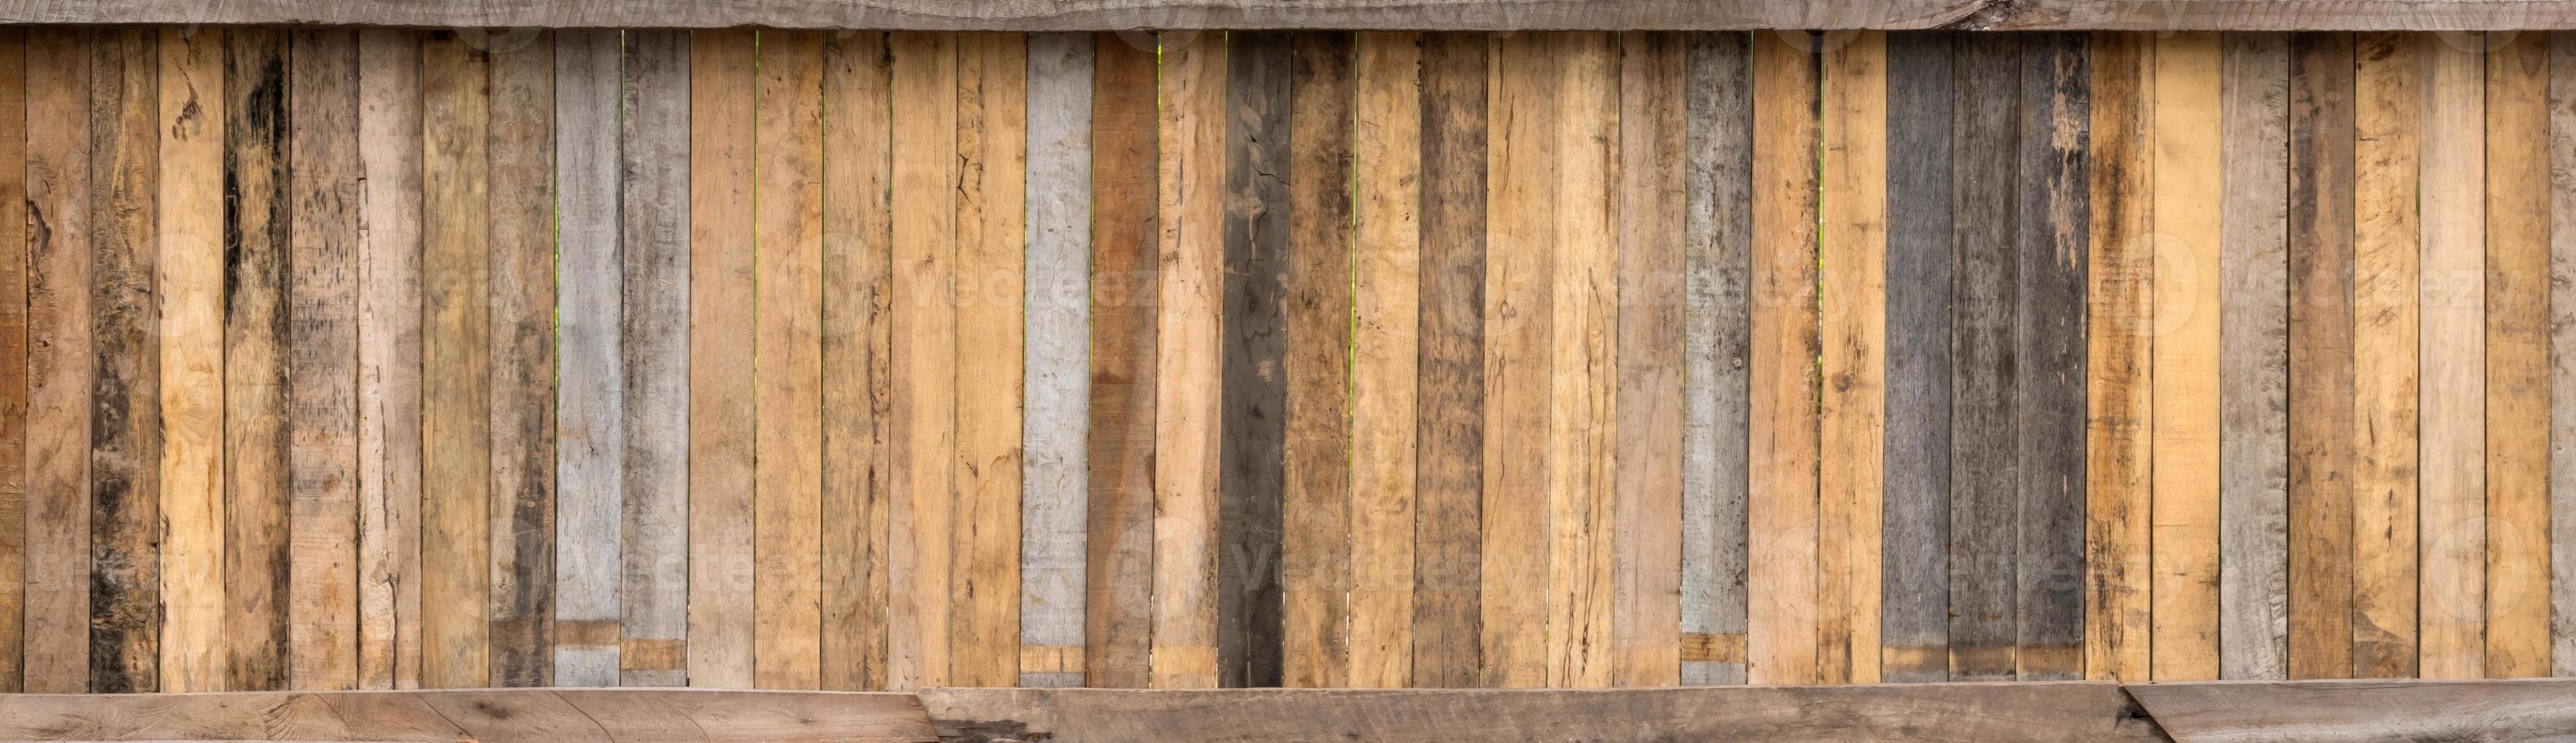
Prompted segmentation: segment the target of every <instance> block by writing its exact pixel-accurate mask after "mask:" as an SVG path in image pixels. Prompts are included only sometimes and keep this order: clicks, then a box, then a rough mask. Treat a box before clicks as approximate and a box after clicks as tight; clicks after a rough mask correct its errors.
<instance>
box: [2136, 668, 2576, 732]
mask: <svg viewBox="0 0 2576 743" xmlns="http://www.w3.org/2000/svg"><path fill="white" fill-rule="evenodd" d="M2126 688H2127V690H2128V692H2129V695H2130V696H2131V697H2133V698H2135V699H2137V701H2138V704H2139V705H2140V706H2142V707H2144V708H2145V709H2146V712H2147V713H2148V714H2150V715H2152V716H2154V718H2155V721H2156V724H2157V725H2160V726H2162V727H2163V728H2164V730H2165V732H2166V733H2168V734H2171V735H2172V736H2173V737H2174V738H2175V739H2176V740H2185V741H2194V742H2195V743H2197V742H2199V741H2218V742H2221V743H2226V742H2230V741H2244V742H2248V743H2250V742H2252V741H2278V740H2299V741H2304V742H2314V743H2331V742H2333V741H2387V740H2421V741H2432V740H2541V739H2547V738H2552V737H2559V736H2564V735H2566V733H2567V731H2568V730H2569V729H2571V728H2576V705H2569V704H2568V703H2567V699H2568V697H2569V696H2570V695H2571V694H2576V681H2571V680H2567V679H2528V680H2498V681H2288V682H2262V683H2256V682H2247V683H2200V684H2188V683H2158V684H2135V685H2131V686H2128V687H2126Z"/></svg>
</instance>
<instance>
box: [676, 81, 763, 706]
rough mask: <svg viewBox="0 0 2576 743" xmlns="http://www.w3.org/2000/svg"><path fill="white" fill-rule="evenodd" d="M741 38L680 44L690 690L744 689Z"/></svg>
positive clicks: (745, 348) (746, 339) (747, 240)
mask: <svg viewBox="0 0 2576 743" xmlns="http://www.w3.org/2000/svg"><path fill="white" fill-rule="evenodd" d="M754 54H755V51H754V41H753V38H752V32H749V31H697V32H693V33H692V35H691V36H690V39H689V326H688V328H689V366H688V369H689V387H688V389H689V414H688V420H689V459H688V461H689V469H688V472H689V498H688V502H689V531H688V545H689V557H688V560H689V592H688V597H689V627H688V635H687V637H688V638H689V640H690V642H689V643H688V645H687V651H688V681H689V685H691V686H712V687H720V688H737V689H739V688H747V687H750V686H751V685H752V684H753V681H754V675H753V668H752V654H753V642H754V637H755V630H754V629H753V625H754V622H755V621H756V619H755V615H754V611H753V581H752V580H750V578H751V576H753V575H754V569H755V568H754V563H753V549H754V547H753V527H752V488H753V482H754V480H753V472H752V466H753V465H752V456H753V454H752V451H753V449H752V448H753V436H754V434H753V431H754V427H753V415H754V409H753V405H754V398H753V395H754V392H753V386H752V385H753V378H752V368H751V365H750V364H744V363H742V360H743V359H746V358H751V355H752V353H753V352H754V351H753V348H752V343H753V340H752V336H753V333H754V332H755V331H754V327H753V319H752V318H753V301H754V299H753V294H752V293H753V291H754V289H753V284H754V279H753V276H754V270H755V268H754V266H753V263H752V260H753V258H752V254H753V248H752V240H753V233H752V220H753V219H754V217H753V214H752V189H753V183H752V162H751V159H752V151H753V150H752V148H753V142H754V140H755V137H756V134H755V132H754V130H753V129H752V119H753V114H752V105H753V99H752V96H753V91H754V89H755V88H754V70H753V68H754V66H755V64H756V60H755V57H754Z"/></svg>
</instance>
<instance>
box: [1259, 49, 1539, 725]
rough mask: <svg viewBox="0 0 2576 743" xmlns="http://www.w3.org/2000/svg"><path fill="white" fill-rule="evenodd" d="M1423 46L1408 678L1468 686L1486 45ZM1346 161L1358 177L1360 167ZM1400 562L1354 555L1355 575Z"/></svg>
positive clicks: (1473, 647) (1477, 597) (1476, 611)
mask: <svg viewBox="0 0 2576 743" xmlns="http://www.w3.org/2000/svg"><path fill="white" fill-rule="evenodd" d="M1421 43H1422V51H1421V55H1422V61H1421V73H1420V74H1421V81H1422V82H1421V86H1422V87H1421V98H1420V99H1419V103H1420V105H1421V106H1422V118H1421V120H1420V121H1419V122H1418V125H1419V126H1420V127H1421V131H1420V135H1421V141H1420V144H1419V148H1420V151H1419V156H1420V158H1421V160H1420V162H1421V167H1422V172H1421V178H1422V186H1421V190H1422V193H1421V198H1422V201H1421V207H1420V209H1421V211H1420V212H1419V213H1417V215H1416V217H1415V219H1416V221H1417V223H1418V224H1419V225H1420V226H1421V229H1422V232H1421V235H1420V236H1418V237H1417V238H1416V239H1417V240H1419V243H1418V249H1419V250H1420V251H1421V256H1420V258H1418V259H1417V261H1416V263H1415V265H1414V271H1415V278H1416V288H1415V289H1414V294H1413V298H1414V302H1415V303H1416V309H1415V314H1414V318H1413V319H1411V320H1410V321H1409V322H1411V323H1412V325H1413V327H1414V332H1415V333H1416V338H1415V340H1416V344H1417V350H1416V351H1415V355H1414V372H1415V381H1414V397H1413V410H1414V434H1413V436H1414V438H1413V441H1412V443H1413V446H1414V450H1413V451H1414V454H1413V497H1414V510H1413V514H1414V525H1413V565H1412V566H1411V567H1412V570H1413V629H1412V636H1413V647H1412V649H1411V652H1412V654H1413V660H1412V668H1413V677H1412V679H1410V681H1409V682H1408V683H1407V685H1409V686H1428V687H1465V686H1476V685H1478V684H1479V683H1480V682H1481V679H1482V676H1483V670H1482V669H1483V663H1484V652H1483V650H1482V649H1481V645H1482V642H1483V634H1484V629H1483V627H1482V626H1481V624H1482V623H1481V621H1480V619H1481V617H1482V612H1483V585H1482V583H1483V580H1484V563H1485V560H1484V555H1483V553H1482V549H1483V546H1484V486H1485V481H1484V471H1485V470H1484V456H1485V416H1486V411H1485V250H1486V245H1487V243H1486V236H1485V226H1486V216H1485V198H1486V195H1487V193H1488V192H1487V190H1486V189H1487V185H1486V182H1485V167H1486V164H1487V162H1488V160H1487V152H1486V149H1485V136H1486V128H1485V126H1486V121H1485V106H1486V102H1487V100H1488V97H1489V96H1488V92H1487V84H1488V82H1489V80H1488V78H1489V77H1490V71H1491V69H1492V65H1491V59H1492V42H1491V41H1489V40H1488V39H1487V38H1486V37H1485V36H1484V35H1483V34H1468V33H1437V34H1428V35H1425V36H1423V37H1422V41H1421ZM1328 53H1329V52H1328ZM1306 108H1307V107H1305V106H1300V107H1299V109H1300V111H1301V113H1302V112H1303V110H1304V109H1306ZM1390 144H1391V145H1392V146H1395V147H1401V146H1403V144H1404V142H1403V140H1401V139H1395V140H1392V141H1391V142H1390ZM1361 162H1371V161H1361ZM1406 162H1411V161H1410V160H1407V161H1406ZM1350 167H1352V168H1354V171H1353V172H1355V173H1356V172H1365V171H1358V170H1356V169H1357V168H1358V167H1360V166H1359V165H1358V163H1356V162H1355V163H1353V164H1352V165H1351V166H1350ZM1336 180H1340V179H1336ZM1391 239H1392V238H1391ZM1361 275H1362V276H1363V277H1365V276H1366V274H1365V273H1363V274H1361ZM1389 322H1395V323H1405V322H1408V321H1407V320H1405V319H1403V318H1390V319H1389ZM1292 340H1293V339H1292ZM1354 402H1356V401H1354ZM1360 410H1361V409H1360V408H1358V407H1354V408H1353V409H1352V413H1353V414H1354V415H1356V414H1358V413H1359V412H1360ZM1353 454H1354V455H1357V454H1358V449H1357V448H1356V442H1354V449H1353ZM1352 497H1353V498H1354V499H1355V500H1353V501H1352V505H1351V506H1350V508H1352V509H1357V508H1358V507H1359V503H1360V502H1359V501H1357V500H1356V498H1357V497H1358V495H1357V491H1356V490H1354V491H1353V494H1352ZM1397 569H1401V566H1387V565H1382V564H1367V565H1363V564H1360V563H1357V562H1354V563H1353V565H1352V568H1351V576H1352V579H1354V580H1359V579H1363V578H1366V577H1370V576H1373V575H1381V574H1383V573H1384V572H1386V571H1391V570H1397ZM1364 570H1365V571H1375V572H1363V571H1364Z"/></svg>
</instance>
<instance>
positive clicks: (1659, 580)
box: [1611, 33, 1884, 686]
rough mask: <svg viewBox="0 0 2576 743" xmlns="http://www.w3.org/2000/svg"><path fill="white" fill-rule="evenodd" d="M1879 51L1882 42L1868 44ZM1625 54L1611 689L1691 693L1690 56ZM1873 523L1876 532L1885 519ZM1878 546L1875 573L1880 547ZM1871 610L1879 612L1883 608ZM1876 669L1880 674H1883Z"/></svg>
mask: <svg viewBox="0 0 2576 743" xmlns="http://www.w3.org/2000/svg"><path fill="white" fill-rule="evenodd" d="M1875 42H1876V38H1875V37H1872V39H1870V40H1869V41H1866V42H1863V43H1864V44H1873V43H1875ZM1618 44H1619V52H1620V58H1619V110H1618V118H1619V124H1618V126H1619V129H1618V137H1619V149H1618V153H1619V155H1618V165H1617V170H1616V171H1615V172H1617V173H1618V179H1619V180H1618V197H1617V202H1616V205H1615V214H1616V215H1617V218H1616V219H1617V221H1616V223H1615V227H1614V230H1615V231H1616V233H1617V234H1618V236H1619V246H1618V255H1619V259H1618V261H1619V269H1618V270H1619V279H1618V305H1619V306H1618V319H1617V320H1616V324H1615V325H1616V328H1617V332H1618V365H1617V368H1618V370H1619V371H1618V379H1617V384H1618V390H1617V393H1616V394H1617V399H1618V412H1617V415H1618V418H1617V420H1618V426H1617V431H1618V439H1617V441H1616V442H1615V446H1616V451H1617V457H1618V471H1617V476H1618V486H1617V491H1616V500H1615V501H1614V504H1613V517H1612V519H1613V524H1612V525H1613V530H1612V540H1611V544H1612V549H1614V550H1616V553H1615V554H1616V555H1617V557H1616V560H1615V563H1614V566H1613V571H1612V576H1613V579H1614V584H1613V589H1612V596H1613V603H1612V609H1611V610H1612V618H1611V621H1612V635H1613V642H1614V643H1615V645H1614V653H1613V655H1614V657H1613V659H1612V675H1611V681H1612V682H1613V683H1615V684H1616V685H1619V686H1673V685H1676V684H1679V683H1681V633H1680V632H1678V631H1677V628H1678V627H1680V626H1681V591H1680V590H1678V589H1679V587H1680V583H1681V536H1682V530H1681V515H1682V514H1681V505H1682V503H1681V498H1682V469H1681V467H1682V406H1679V405H1675V404H1673V402H1674V401H1675V400H1677V399H1680V397H1681V394H1682V343H1683V340H1682V339H1683V334H1682V303H1683V300H1682V289H1683V286H1682V284H1683V281H1684V274H1683V270H1682V265H1683V264H1682V251H1683V249H1682V245H1683V242H1684V240H1685V239H1686V238H1685V235H1686V233H1685V229H1686V226H1687V225H1686V222H1685V221H1684V220H1685V219H1686V217H1685V216H1684V214H1685V212H1686V211H1687V209H1686V207H1685V205H1684V199H1685V198H1686V197H1685V195H1684V194H1686V193H1687V192H1686V191H1685V190H1684V189H1685V188H1687V183H1686V180H1685V178H1686V176H1685V174H1684V173H1685V170H1686V167H1685V163H1686V162H1687V160H1685V159H1684V153H1685V151H1686V150H1685V147H1686V146H1685V144H1684V142H1685V141H1686V139H1687V138H1688V136H1689V120H1688V119H1686V118H1684V116H1685V113H1684V111H1685V109H1686V108H1687V105H1688V104H1687V102H1686V100H1685V97H1684V92H1685V91H1686V90H1687V88H1685V85H1686V84H1687V82H1688V79H1689V62H1690V57H1689V48H1688V47H1687V46H1686V45H1685V44H1686V41H1685V39H1684V37H1683V36H1682V35H1680V34H1673V33H1624V34H1620V35H1619V37H1618ZM1882 90H1883V89H1882ZM1881 113H1884V111H1883V110H1882V111H1881ZM1875 433H1876V432H1875V431H1874V430H1873V431H1872V432H1871V434H1872V435H1873V436H1874V435H1875ZM1870 449H1871V451H1873V452H1875V451H1876V450H1877V447H1876V446H1875V445H1873V446H1871V447H1870ZM1871 495H1872V497H1873V498H1874V497H1875V495H1876V493H1875V491H1873V492H1872V493H1871ZM1873 502H1874V501H1873ZM1872 510H1873V512H1874V511H1875V509H1874V508H1873V509H1872ZM1869 521H1870V523H1871V524H1872V525H1873V528H1872V529H1871V530H1870V531H1871V532H1873V533H1875V531H1876V530H1875V528H1874V527H1875V525H1876V524H1877V523H1878V520H1877V519H1876V518H1875V517H1873V518H1871V519H1870V520H1869ZM1861 546H1862V545H1857V544H1856V545H1854V547H1855V548H1859V547H1861ZM1866 546H1867V548H1868V549H1869V550H1870V555H1869V557H1870V560H1869V562H1872V563H1874V562H1875V561H1876V557H1877V551H1876V550H1877V545H1876V543H1875V540H1871V542H1870V543H1869V544H1868V545H1866ZM1869 573H1870V574H1869V575H1868V576H1867V578H1868V579H1869V580H1866V581H1861V582H1863V583H1866V584H1867V586H1868V587H1867V589H1866V591H1867V593H1868V594H1869V597H1870V598H1871V599H1875V598H1876V597H1877V594H1878V591H1877V585H1878V582H1877V580H1876V578H1877V570H1876V567H1875V566H1874V565H1872V566H1871V567H1870V569H1869ZM1854 577H1856V578H1857V577H1861V576H1858V575H1855V576H1854ZM1857 590H1858V589H1856V592H1857ZM1869 604H1870V605H1871V606H1876V602H1875V601H1874V600H1873V601H1871V602H1869ZM1868 614H1869V616H1868V621H1865V622H1863V624H1865V625H1868V626H1869V627H1871V628H1873V629H1872V634H1873V635H1874V633H1875V627H1876V626H1877V621H1876V620H1877V615H1878V613H1877V612H1876V611H1870V612H1868ZM1868 646H1869V652H1868V653H1867V655H1868V656H1869V658H1870V659H1871V660H1876V659H1877V657H1878V652H1877V651H1878V641H1877V639H1876V638H1875V637H1874V636H1873V637H1871V638H1870V640H1869V645H1868ZM1869 665H1870V666H1871V669H1872V671H1873V672H1874V671H1875V670H1876V664H1875V663H1871V664H1869Z"/></svg>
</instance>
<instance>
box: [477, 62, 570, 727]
mask: <svg viewBox="0 0 2576 743" xmlns="http://www.w3.org/2000/svg"><path fill="white" fill-rule="evenodd" d="M489 43H490V45H491V50H490V59H491V73H492V83H491V94H492V99H491V105H492V113H491V125H492V143H491V150H490V155H491V158H492V165H491V176H490V178H491V189H492V190H491V194H490V204H491V206H490V212H489V216H488V217H487V221H488V223H489V224H490V226H491V230H492V237H491V243H490V246H489V247H490V250H491V253H490V254H489V255H490V260H491V272H492V273H491V277H492V279H491V280H492V286H491V289H492V298H491V304H490V307H491V313H492V315H491V323H492V336H491V343H492V351H491V362H492V388H491V395H492V397H491V399H492V418H491V426H492V427H491V433H490V434H489V435H490V436H491V440H490V446H491V447H492V494H491V497H492V512H491V518H492V597H491V605H492V608H491V622H492V652H491V658H492V667H491V669H490V678H491V680H490V681H489V682H488V683H487V684H486V685H488V686H551V685H553V683H554V665H553V663H554V655H555V652H554V635H555V628H554V613H555V611H554V600H555V598H554V587H555V581H554V563H555V545H554V532H555V408H554V402H555V335H554V329H555V328H554V324H555V233H554V227H555V192H554V179H553V175H554V169H553V168H552V167H550V165H551V164H552V163H553V162H554V159H555V152H554V144H555V141H554V137H553V136H552V135H553V133H554V124H555V120H554V113H555V85H554V67H555V65H554V50H555V48H554V38H553V36H552V35H551V34H546V33H539V34H537V35H535V36H533V37H530V38H528V39H527V40H526V42H525V43H524V44H514V43H511V41H510V40H506V39H505V40H500V41H493V42H489Z"/></svg>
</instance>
